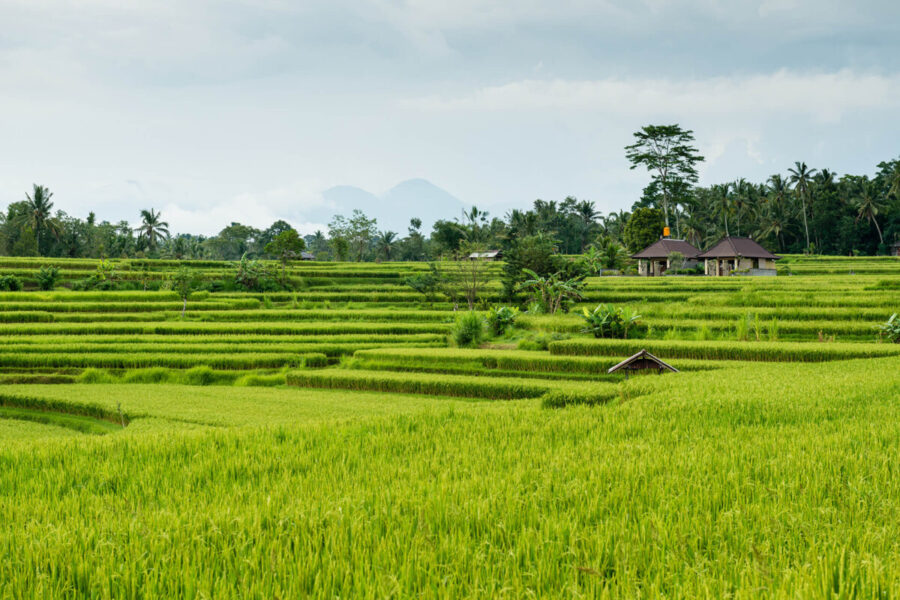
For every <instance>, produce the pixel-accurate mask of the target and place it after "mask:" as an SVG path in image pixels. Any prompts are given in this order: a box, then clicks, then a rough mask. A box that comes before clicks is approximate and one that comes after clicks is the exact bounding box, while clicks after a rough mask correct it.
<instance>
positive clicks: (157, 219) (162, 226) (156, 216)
mask: <svg viewBox="0 0 900 600" xmlns="http://www.w3.org/2000/svg"><path fill="white" fill-rule="evenodd" d="M161 219H162V214H161V213H159V212H157V211H155V210H153V209H152V208H151V209H150V210H142V211H141V221H142V222H141V226H140V227H138V228H136V229H135V231H136V232H137V233H138V239H141V240H146V242H147V246H148V247H149V248H150V249H151V250H152V249H155V248H156V243H157V240H159V239H160V238H166V239H169V224H168V223H166V222H165V221H162V220H161Z"/></svg>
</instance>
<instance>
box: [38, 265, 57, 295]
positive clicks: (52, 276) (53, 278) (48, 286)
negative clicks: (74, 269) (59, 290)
mask: <svg viewBox="0 0 900 600" xmlns="http://www.w3.org/2000/svg"><path fill="white" fill-rule="evenodd" d="M35 278H36V279H37V282H38V287H39V288H41V289H42V290H44V291H49V290H52V289H53V288H55V287H56V282H57V281H59V268H58V267H46V266H42V267H41V268H40V269H39V270H38V272H37V275H36V276H35Z"/></svg>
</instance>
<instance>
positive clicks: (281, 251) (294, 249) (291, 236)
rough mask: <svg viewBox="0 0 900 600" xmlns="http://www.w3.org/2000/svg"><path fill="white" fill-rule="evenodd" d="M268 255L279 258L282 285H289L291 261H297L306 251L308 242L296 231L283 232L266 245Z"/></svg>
mask: <svg viewBox="0 0 900 600" xmlns="http://www.w3.org/2000/svg"><path fill="white" fill-rule="evenodd" d="M265 249H266V254H270V255H272V256H275V257H277V258H278V261H279V262H280V263H281V285H282V286H286V285H287V266H288V263H289V262H290V261H291V260H294V259H296V258H297V257H299V256H300V254H301V253H302V252H303V251H304V250H306V242H304V241H303V238H301V237H300V234H298V233H297V231H296V230H294V229H288V230H286V231H282V232H281V233H279V234H278V235H277V236H275V238H274V239H273V240H272V241H271V242H269V243H268V244H266V247H265Z"/></svg>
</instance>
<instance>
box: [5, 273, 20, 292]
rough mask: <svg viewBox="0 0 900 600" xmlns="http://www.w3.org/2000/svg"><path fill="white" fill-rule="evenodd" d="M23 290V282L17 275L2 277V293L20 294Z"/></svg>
mask: <svg viewBox="0 0 900 600" xmlns="http://www.w3.org/2000/svg"><path fill="white" fill-rule="evenodd" d="M21 289H22V280H21V279H19V278H18V277H16V276H15V275H0V291H2V292H18V291H19V290H21Z"/></svg>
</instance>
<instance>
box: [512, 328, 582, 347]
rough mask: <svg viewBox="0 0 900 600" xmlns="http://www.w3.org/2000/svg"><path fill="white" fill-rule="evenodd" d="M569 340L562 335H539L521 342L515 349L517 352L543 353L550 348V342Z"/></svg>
mask: <svg viewBox="0 0 900 600" xmlns="http://www.w3.org/2000/svg"><path fill="white" fill-rule="evenodd" d="M566 339H569V336H567V335H565V334H562V333H556V332H554V333H549V334H548V333H539V334H538V335H536V336H534V337H533V338H531V339H527V340H521V341H520V342H519V343H518V344H517V345H516V347H517V348H518V349H519V350H539V351H545V350H548V349H549V348H550V343H551V342H557V341H559V340H566Z"/></svg>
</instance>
